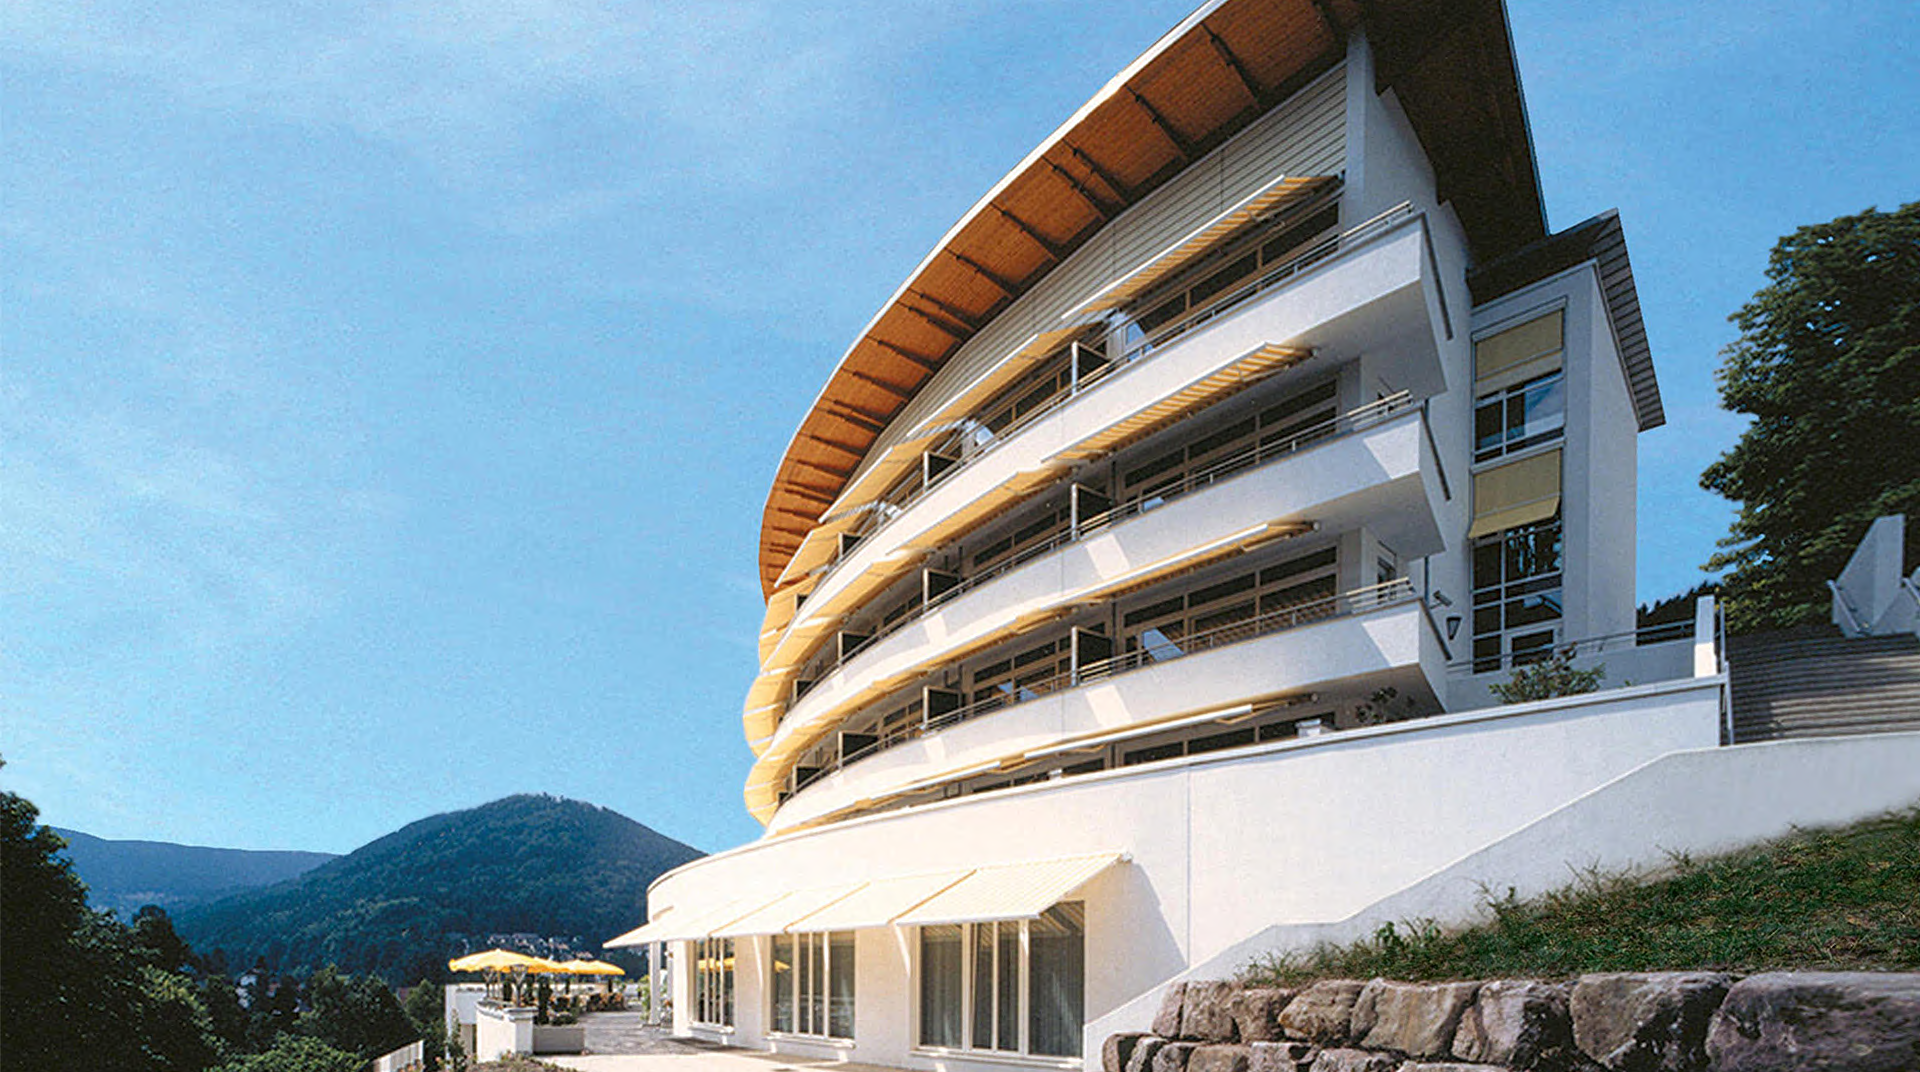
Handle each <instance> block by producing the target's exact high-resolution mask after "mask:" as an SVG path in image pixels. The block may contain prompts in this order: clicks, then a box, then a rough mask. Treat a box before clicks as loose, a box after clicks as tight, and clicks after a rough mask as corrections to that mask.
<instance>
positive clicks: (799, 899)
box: [714, 882, 866, 938]
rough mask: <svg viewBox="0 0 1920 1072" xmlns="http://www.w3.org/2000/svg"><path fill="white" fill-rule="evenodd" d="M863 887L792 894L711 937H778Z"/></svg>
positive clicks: (848, 886)
mask: <svg viewBox="0 0 1920 1072" xmlns="http://www.w3.org/2000/svg"><path fill="white" fill-rule="evenodd" d="M865 886H866V883H864V882H856V883H853V884H851V885H847V886H832V887H828V888H826V889H819V890H795V891H794V892H792V893H789V894H787V895H786V896H785V897H782V898H780V899H778V900H776V901H774V902H773V903H772V904H770V905H768V906H766V907H765V908H762V909H760V910H759V911H757V912H750V913H748V914H747V915H745V916H742V917H741V918H739V919H737V920H735V921H733V922H732V923H729V924H727V925H726V926H725V927H722V928H720V929H719V930H717V931H715V932H714V933H715V934H716V935H718V936H719V937H722V938H746V937H751V936H754V935H760V934H781V933H783V932H785V931H786V930H788V929H789V927H790V926H791V925H792V923H793V921H794V920H797V919H802V918H805V917H806V916H810V915H812V914H813V913H815V912H818V911H820V910H821V909H823V908H826V907H828V906H830V905H833V904H836V903H838V902H839V901H842V900H844V899H845V898H847V897H849V896H851V895H852V894H854V893H856V892H858V891H859V890H861V889H862V888H864V887H865Z"/></svg>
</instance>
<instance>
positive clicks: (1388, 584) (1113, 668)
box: [794, 577, 1415, 793]
mask: <svg viewBox="0 0 1920 1072" xmlns="http://www.w3.org/2000/svg"><path fill="white" fill-rule="evenodd" d="M1414 598H1415V593H1414V590H1413V583H1412V582H1411V581H1409V580H1407V579H1406V578H1404V577H1402V578H1398V579H1396V580H1392V581H1385V582H1382V583H1380V584H1374V585H1368V586H1367V587H1365V588H1356V589H1354V590H1352V591H1350V592H1342V593H1340V594H1337V595H1331V596H1327V597H1326V598H1324V599H1316V600H1310V601H1308V602H1305V603H1298V604H1294V605H1293V606H1289V607H1281V608H1279V609H1276V610H1271V611H1267V612H1265V613H1263V614H1257V615H1254V616H1253V617H1251V618H1247V619H1245V620H1242V621H1238V622H1233V623H1231V624H1228V625H1223V626H1219V627H1217V628H1214V629H1209V630H1206V631H1205V632H1199V633H1190V634H1188V635H1186V636H1183V637H1180V638H1179V639H1178V640H1175V641H1170V642H1164V643H1160V644H1143V645H1142V646H1141V647H1140V648H1138V649H1137V650H1134V651H1130V652H1124V653H1122V654H1119V655H1116V656H1113V657H1112V658H1110V659H1101V660H1098V661H1096V662H1092V663H1089V664H1087V665H1086V666H1080V667H1074V668H1072V669H1070V670H1067V671H1065V672H1063V673H1058V674H1054V675H1052V676H1050V677H1047V678H1043V679H1041V680H1039V681H1034V682H1029V683H1027V684H1025V685H1021V686H1018V687H1017V688H1016V690H1015V691H1013V692H1010V693H1006V694H1004V695H996V696H990V697H987V698H985V699H982V700H977V701H975V702H973V703H969V704H965V705H963V706H960V707H956V708H953V709H952V710H949V711H943V712H941V713H940V714H938V715H935V716H932V717H927V716H926V715H925V714H924V712H923V713H922V716H921V720H920V722H919V723H917V724H915V725H912V726H909V727H908V728H907V730H906V731H905V732H903V733H898V734H895V735H894V736H892V737H888V738H884V739H882V740H878V741H875V742H874V743H873V744H870V745H867V746H866V747H864V748H860V749H857V750H855V751H852V752H848V753H847V754H845V755H843V756H840V757H838V758H837V759H835V760H833V761H830V762H828V763H825V764H823V765H821V766H820V767H818V768H815V769H813V770H812V771H811V772H810V773H809V774H808V775H807V777H806V778H805V779H804V780H800V781H796V783H795V784H794V792H796V793H797V792H799V791H800V790H802V789H805V788H806V787H807V786H809V785H812V784H813V783H814V782H816V781H819V780H820V779H821V778H824V777H826V776H827V775H829V774H832V773H834V772H836V771H840V770H844V769H845V768H846V767H848V766H850V765H852V764H853V763H856V762H858V761H860V760H862V759H866V758H867V757H869V756H872V755H875V754H876V753H879V752H883V751H886V750H887V749H889V748H892V747H894V746H896V745H900V744H905V743H907V742H908V741H912V740H916V739H918V738H920V737H924V736H926V735H927V734H930V733H936V732H938V731H940V730H943V729H946V728H948V727H950V726H954V725H957V724H959V723H961V722H965V721H967V720H968V719H972V718H977V717H979V716H980V715H984V714H987V713H988V712H991V711H998V710H1001V709H1002V708H1007V707H1014V706H1017V705H1019V704H1022V703H1025V702H1027V701H1028V700H1036V699H1039V698H1040V697H1042V696H1050V695H1052V694H1054V693H1058V692H1065V691H1067V690H1069V689H1074V688H1078V687H1080V686H1082V685H1089V684H1092V683H1094V682H1097V681H1106V680H1109V679H1111V678H1114V677H1118V676H1119V675H1121V674H1125V673H1128V672H1130V671H1133V670H1139V669H1142V668H1144V667H1148V666H1155V665H1158V664H1161V663H1166V662H1172V661H1175V660H1177V659H1182V658H1185V657H1186V656H1189V655H1198V654H1200V653H1201V652H1207V651H1213V650H1216V649H1219V648H1224V647H1227V646H1229V645H1233V644H1240V643H1244V642H1246V641H1249V640H1255V639H1258V638H1260V637H1265V636H1270V635H1272V634H1274V633H1280V632H1284V631H1286V630H1289V629H1294V628H1298V627H1300V626H1303V625H1311V624H1314V623H1316V622H1323V621H1329V620H1331V619H1334V618H1345V617H1350V616H1352V615H1355V614H1365V613H1368V612H1370V611H1374V610H1378V609H1380V608H1382V607H1387V606H1392V605H1394V604H1398V603H1404V602H1407V601H1409V600H1412V599H1414Z"/></svg>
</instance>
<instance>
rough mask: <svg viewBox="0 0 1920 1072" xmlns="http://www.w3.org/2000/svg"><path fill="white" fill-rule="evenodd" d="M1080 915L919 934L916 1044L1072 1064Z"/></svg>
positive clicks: (1071, 908) (1064, 912)
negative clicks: (1064, 1060) (1060, 1059)
mask: <svg viewBox="0 0 1920 1072" xmlns="http://www.w3.org/2000/svg"><path fill="white" fill-rule="evenodd" d="M1085 1020H1086V910H1085V906H1084V905H1082V904H1080V903H1079V902H1067V903H1064V904H1058V905H1055V906H1053V907H1052V908H1049V909H1047V910H1046V911H1045V912H1044V913H1042V914H1041V915H1040V918H1038V919H1034V920H1002V921H1000V922H988V923H967V924H944V925H939V926H929V927H922V928H920V1045H922V1046H932V1047H940V1048H943V1049H972V1050H985V1051H993V1052H999V1053H1025V1054H1038V1055H1042V1056H1049V1057H1078V1056H1079V1055H1080V1030H1081V1028H1082V1027H1083V1026H1084V1024H1085Z"/></svg>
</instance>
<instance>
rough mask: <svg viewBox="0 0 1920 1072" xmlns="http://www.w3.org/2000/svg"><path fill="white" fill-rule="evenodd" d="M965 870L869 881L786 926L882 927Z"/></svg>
mask: <svg viewBox="0 0 1920 1072" xmlns="http://www.w3.org/2000/svg"><path fill="white" fill-rule="evenodd" d="M969 873H970V872H967V871H943V872H939V873H937V874H927V875H906V876H903V877H900V878H883V879H880V880H878V881H875V882H869V883H867V884H866V885H865V886H862V887H860V888H859V889H858V890H855V891H854V892H853V893H851V894H849V895H847V896H846V897H842V898H841V899H840V900H838V901H835V902H834V903H832V904H830V905H827V906H826V907H824V908H821V909H820V910H818V911H816V912H811V913H809V914H807V915H805V916H802V917H800V918H799V919H796V920H794V921H792V922H791V923H789V924H788V925H787V930H789V931H794V932H799V931H855V930H862V929H865V928H869V927H884V926H887V925H888V924H890V923H892V922H893V921H894V920H896V919H898V918H900V917H901V916H903V915H905V914H906V913H908V912H911V911H912V910H913V909H915V908H917V907H919V906H920V905H921V904H922V903H923V902H925V901H926V900H927V898H929V897H932V896H934V895H935V894H938V893H939V892H940V891H942V890H944V889H946V888H947V887H949V886H951V885H953V884H954V883H956V882H959V881H960V880H961V879H963V878H966V877H967V875H968V874H969Z"/></svg>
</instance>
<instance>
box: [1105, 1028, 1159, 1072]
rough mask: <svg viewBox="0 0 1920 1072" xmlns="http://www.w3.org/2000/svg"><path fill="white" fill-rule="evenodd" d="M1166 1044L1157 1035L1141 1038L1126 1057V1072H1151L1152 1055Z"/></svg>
mask: <svg viewBox="0 0 1920 1072" xmlns="http://www.w3.org/2000/svg"><path fill="white" fill-rule="evenodd" d="M1166 1044H1167V1040H1166V1039H1163V1038H1161V1037H1160V1036H1158V1035H1147V1036H1144V1037H1142V1038H1141V1039H1140V1040H1139V1041H1137V1042H1135V1043H1134V1044H1133V1052H1132V1053H1129V1054H1128V1055H1127V1064H1126V1072H1153V1058H1154V1055H1155V1054H1157V1053H1159V1052H1160V1048H1161V1047H1162V1046H1165V1045H1166ZM1103 1056H1104V1055H1103Z"/></svg>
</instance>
